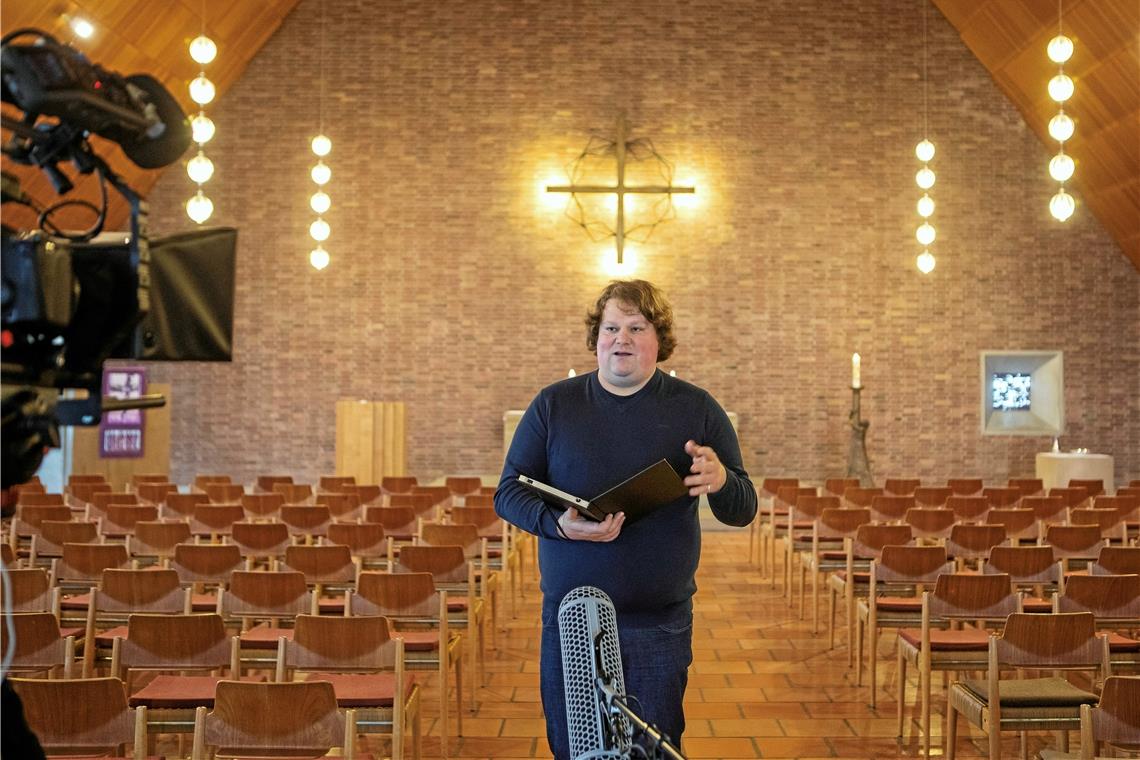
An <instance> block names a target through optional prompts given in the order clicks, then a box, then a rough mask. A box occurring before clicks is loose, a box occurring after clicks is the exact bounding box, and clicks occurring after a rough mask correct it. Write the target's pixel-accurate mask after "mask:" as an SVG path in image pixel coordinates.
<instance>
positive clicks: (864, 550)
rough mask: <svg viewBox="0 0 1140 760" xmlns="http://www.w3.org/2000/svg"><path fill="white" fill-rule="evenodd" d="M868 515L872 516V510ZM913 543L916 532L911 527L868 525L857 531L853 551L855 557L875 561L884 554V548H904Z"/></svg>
mask: <svg viewBox="0 0 1140 760" xmlns="http://www.w3.org/2000/svg"><path fill="white" fill-rule="evenodd" d="M867 513H868V514H870V510H867ZM913 541H914V532H913V531H912V530H911V527H910V526H909V525H904V524H901V523H900V524H897V525H883V524H881V523H867V524H864V525H860V526H859V529H858V530H856V531H855V540H854V541H853V542H852V545H851V549H852V553H853V556H855V557H859V558H863V559H874V558H876V557H878V556H880V555H881V554H882V552H883V547H884V546H892V545H895V546H903V545H906V544H910V543H912V542H913Z"/></svg>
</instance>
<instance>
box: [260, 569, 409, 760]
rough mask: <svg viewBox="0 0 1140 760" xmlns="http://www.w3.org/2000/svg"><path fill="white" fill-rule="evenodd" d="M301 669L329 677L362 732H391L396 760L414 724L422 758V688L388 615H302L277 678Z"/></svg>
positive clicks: (283, 649) (289, 677)
mask: <svg viewBox="0 0 1140 760" xmlns="http://www.w3.org/2000/svg"><path fill="white" fill-rule="evenodd" d="M308 548H312V547H308ZM298 673H307V674H308V675H307V677H306V679H305V680H306V681H310V682H312V681H328V682H330V683H331V684H332V685H333V690H334V692H335V693H336V699H337V704H338V705H339V706H340V707H341V708H345V709H355V710H356V728H357V730H358V731H361V732H364V731H368V732H374V733H382V734H387V735H389V736H391V739H392V753H391V757H392V760H401V759H402V758H403V757H404V737H405V736H406V733H407V731H408V730H409V729H410V730H411V734H412V757H413V758H415V760H419V757H420V745H421V733H422V732H421V727H420V689H419V686H418V685H417V684H416V682H415V680H414V679H413V678H412V677H411V676H410V675H408V674H407V673H406V671H405V662H404V640H403V639H401V638H394V639H393V638H392V637H391V636H390V631H389V628H388V620H387V619H386V618H384V617H316V616H313V615H298V616H297V621H296V625H295V627H294V629H293V638H292V640H289V639H286V638H282V639H280V641H279V642H278V648H277V671H276V678H275V680H276V681H277V682H279V683H287V682H291V681H293V680H295V679H296V676H297V674H298Z"/></svg>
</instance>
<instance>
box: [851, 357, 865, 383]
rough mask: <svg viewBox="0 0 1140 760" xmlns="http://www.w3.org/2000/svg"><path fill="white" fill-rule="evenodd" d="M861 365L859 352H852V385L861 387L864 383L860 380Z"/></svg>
mask: <svg viewBox="0 0 1140 760" xmlns="http://www.w3.org/2000/svg"><path fill="white" fill-rule="evenodd" d="M859 367H860V359H859V354H851V387H852V388H861V387H862V384H861V383H860V382H859Z"/></svg>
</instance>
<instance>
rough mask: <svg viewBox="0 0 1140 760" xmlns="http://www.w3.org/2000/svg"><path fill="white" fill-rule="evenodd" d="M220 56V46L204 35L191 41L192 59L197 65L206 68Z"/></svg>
mask: <svg viewBox="0 0 1140 760" xmlns="http://www.w3.org/2000/svg"><path fill="white" fill-rule="evenodd" d="M217 55H218V46H217V45H215V44H214V41H213V40H212V39H210V38H209V37H207V36H206V35H204V34H202V35H199V36H197V37H195V38H194V39H193V40H191V41H190V57H191V58H193V59H194V62H195V63H200V64H202V65H203V66H205V65H206V64H207V63H209V62H210V61H212V60H214V57H215V56H217Z"/></svg>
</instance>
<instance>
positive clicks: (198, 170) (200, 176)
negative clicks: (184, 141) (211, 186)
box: [186, 151, 214, 185]
mask: <svg viewBox="0 0 1140 760" xmlns="http://www.w3.org/2000/svg"><path fill="white" fill-rule="evenodd" d="M186 173H187V174H188V175H189V176H190V179H192V180H194V181H195V182H197V183H198V184H199V185H201V184H204V183H206V182H209V181H210V177H213V176H214V162H213V161H211V160H210V159H208V158H206V154H204V153H203V152H202V151H198V155H196V156H194V158H192V159H190V160H189V161H187V162H186Z"/></svg>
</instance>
